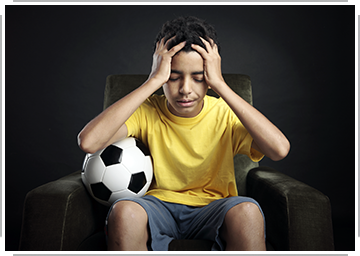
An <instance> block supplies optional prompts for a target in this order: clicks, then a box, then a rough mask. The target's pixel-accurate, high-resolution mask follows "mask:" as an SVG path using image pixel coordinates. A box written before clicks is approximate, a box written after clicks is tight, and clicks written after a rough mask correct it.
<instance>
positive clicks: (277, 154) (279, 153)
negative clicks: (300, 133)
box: [270, 140, 290, 161]
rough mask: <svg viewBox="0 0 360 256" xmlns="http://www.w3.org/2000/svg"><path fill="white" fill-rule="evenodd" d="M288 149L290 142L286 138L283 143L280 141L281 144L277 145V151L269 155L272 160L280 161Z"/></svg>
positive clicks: (287, 152)
mask: <svg viewBox="0 0 360 256" xmlns="http://www.w3.org/2000/svg"><path fill="white" fill-rule="evenodd" d="M289 151H290V142H289V141H288V140H286V141H285V142H284V143H282V145H281V146H279V147H278V149H277V151H276V152H275V153H274V154H273V155H272V156H271V157H270V159H271V160H273V161H280V160H282V159H284V158H285V157H286V156H287V155H288V154H289Z"/></svg>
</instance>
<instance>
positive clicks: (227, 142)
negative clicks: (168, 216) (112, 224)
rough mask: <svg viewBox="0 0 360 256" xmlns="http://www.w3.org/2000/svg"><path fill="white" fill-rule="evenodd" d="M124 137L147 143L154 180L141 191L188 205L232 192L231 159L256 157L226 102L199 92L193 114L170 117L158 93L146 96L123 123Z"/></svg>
mask: <svg viewBox="0 0 360 256" xmlns="http://www.w3.org/2000/svg"><path fill="white" fill-rule="evenodd" d="M126 126H127V128H128V136H133V137H135V138H138V139H140V140H141V141H142V142H143V143H144V144H145V145H147V146H148V148H149V150H150V153H151V156H152V159H153V165H154V178H155V180H154V182H153V184H152V185H151V187H150V189H149V191H148V192H147V195H152V196H155V197H157V198H159V199H160V200H163V201H166V202H172V203H178V204H186V205H190V206H204V205H207V204H209V203H210V202H212V201H214V200H217V199H221V198H226V197H230V196H236V195H237V188H236V181H235V175H234V162H233V157H234V156H235V154H245V155H247V156H249V157H250V159H251V160H253V161H260V160H261V159H262V157H263V154H261V153H260V152H258V151H256V150H255V149H252V148H251V143H252V141H253V138H252V137H251V136H250V134H249V133H248V132H247V131H246V129H245V127H244V126H243V125H242V123H241V122H240V121H239V119H238V118H237V116H236V115H235V114H234V113H233V111H232V110H231V109H230V107H229V106H228V105H227V104H226V102H225V101H224V100H223V99H221V98H219V99H217V98H214V97H210V96H205V98H204V106H203V109H202V110H201V112H200V113H199V114H198V115H197V116H196V117H193V118H183V117H178V116H175V115H173V114H172V113H171V112H170V111H169V110H168V108H167V100H166V97H165V96H164V95H162V96H158V95H153V96H151V97H149V98H148V99H147V100H146V101H145V102H144V103H143V104H142V105H141V106H140V107H139V108H138V109H137V110H136V111H135V113H134V114H133V115H132V116H131V117H130V118H129V119H128V120H127V121H126Z"/></svg>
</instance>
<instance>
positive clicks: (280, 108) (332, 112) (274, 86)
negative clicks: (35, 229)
mask: <svg viewBox="0 0 360 256" xmlns="http://www.w3.org/2000/svg"><path fill="white" fill-rule="evenodd" d="M179 15H184V16H185V15H195V16H198V17H200V18H203V19H206V20H208V21H209V22H210V23H211V24H213V25H214V26H215V28H216V29H217V31H218V35H219V40H220V43H221V47H222V51H221V56H222V68H223V72H224V73H242V74H247V75H249V76H250V77H251V79H252V85H253V95H254V106H255V107H256V108H257V109H259V110H260V111H261V112H262V113H263V114H264V115H265V116H267V117H268V118H269V119H270V120H271V121H272V122H273V123H275V125H277V126H278V127H279V128H280V129H281V130H282V131H283V132H284V133H285V135H286V136H287V137H288V138H289V140H290V142H291V146H292V147H291V151H290V153H289V155H288V156H287V158H285V159H284V160H282V161H280V162H273V161H271V160H270V159H267V158H265V159H264V160H262V162H261V163H260V164H261V165H264V166H271V167H273V168H276V169H277V170H279V171H281V172H284V173H286V174H288V175H290V176H291V177H294V178H296V179H298V180H300V181H303V182H305V183H307V184H309V185H311V186H313V187H315V188H316V189H318V190H320V191H321V192H323V193H324V194H326V195H327V196H328V197H329V198H330V200H331V203H332V215H333V225H334V237H335V247H336V250H345V251H349V250H355V172H354V169H355V168H354V156H355V152H354V149H355V143H354V142H355V133H354V130H355V129H354V127H355V119H354V116H355V90H354V85H355V7H354V6H6V7H5V40H6V41H5V50H6V51H5V100H6V105H5V107H6V111H5V115H6V116H5V129H6V130H5V134H6V136H5V139H6V141H5V143H6V144H5V150H6V151H5V160H6V166H5V167H6V169H5V183H6V188H5V200H6V202H5V220H6V223H5V225H6V227H5V240H6V242H5V245H6V248H5V249H6V250H11V251H12V250H17V249H18V241H19V237H20V229H21V216H22V206H23V201H24V198H25V195H26V193H27V192H28V191H29V190H31V189H33V188H35V187H37V186H39V185H42V184H44V183H46V182H49V181H52V180H54V179H57V178H60V177H62V176H64V175H66V174H69V173H72V172H74V171H77V170H79V169H80V168H81V165H82V161H83V158H84V154H83V153H82V152H81V150H80V149H79V148H78V146H77V140H76V136H77V134H78V132H79V131H80V130H81V129H82V127H83V126H84V125H85V124H86V123H87V122H88V121H89V120H91V119H92V118H93V117H95V116H96V115H97V114H99V113H100V112H101V111H102V104H103V90H104V85H105V79H106V76H107V75H109V74H121V73H123V74H148V73H149V72H150V68H151V61H152V51H153V40H154V38H155V35H156V34H157V32H158V30H159V29H160V26H161V25H162V23H163V22H165V21H166V20H169V19H172V18H175V17H177V16H179ZM44 235H46V234H44Z"/></svg>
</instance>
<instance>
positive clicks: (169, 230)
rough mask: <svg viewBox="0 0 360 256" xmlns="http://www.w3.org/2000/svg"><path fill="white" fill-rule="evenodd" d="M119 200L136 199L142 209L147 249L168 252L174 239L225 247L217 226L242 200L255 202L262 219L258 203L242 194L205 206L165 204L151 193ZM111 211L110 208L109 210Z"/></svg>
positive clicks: (221, 248) (134, 200) (216, 248)
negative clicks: (145, 226) (197, 241)
mask: <svg viewBox="0 0 360 256" xmlns="http://www.w3.org/2000/svg"><path fill="white" fill-rule="evenodd" d="M121 200H129V201H133V202H136V203H138V204H140V205H141V206H142V207H143V208H144V209H145V211H146V213H147V215H148V223H149V229H150V239H149V242H148V249H149V250H153V251H167V250H168V247H169V243H170V242H171V241H172V240H173V239H206V240H210V241H214V244H213V246H212V250H213V251H223V250H225V244H224V242H223V241H222V240H221V239H220V236H219V229H220V227H221V226H222V224H223V221H224V218H225V214H226V213H227V211H228V210H230V209H231V208H232V207H234V206H235V205H237V204H240V203H243V202H252V203H254V204H256V205H257V206H258V207H259V209H260V211H261V213H262V215H263V218H264V214H263V212H262V210H261V208H260V206H259V204H258V203H257V202H256V201H255V200H254V199H252V198H249V197H243V196H235V197H229V198H225V199H219V200H216V201H213V202H212V203H210V204H209V205H207V206H204V207H192V206H187V205H182V204H174V203H167V202H163V201H161V200H159V199H157V198H156V197H153V196H144V197H141V198H124V199H120V200H117V201H116V202H118V201H121ZM116 202H115V203H116ZM115 203H114V204H115ZM111 210H112V207H111V208H110V210H109V213H110V211H111ZM108 216H109V214H108ZM264 222H265V218H264ZM106 224H107V220H106ZM106 230H107V227H106ZM264 239H265V238H264Z"/></svg>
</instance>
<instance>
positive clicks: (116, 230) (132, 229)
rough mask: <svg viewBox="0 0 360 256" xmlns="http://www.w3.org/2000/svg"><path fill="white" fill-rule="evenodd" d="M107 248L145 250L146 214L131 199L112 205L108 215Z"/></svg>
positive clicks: (146, 235) (146, 234)
mask: <svg viewBox="0 0 360 256" xmlns="http://www.w3.org/2000/svg"><path fill="white" fill-rule="evenodd" d="M107 232H108V250H111V251H113V250H121V251H124V250H127V251H147V241H148V238H149V232H148V216H147V213H146V211H145V209H144V208H143V207H142V206H140V205H139V204H138V203H135V202H132V201H119V202H117V203H116V204H114V205H113V208H112V210H111V212H110V214H109V217H108V230H107Z"/></svg>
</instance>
